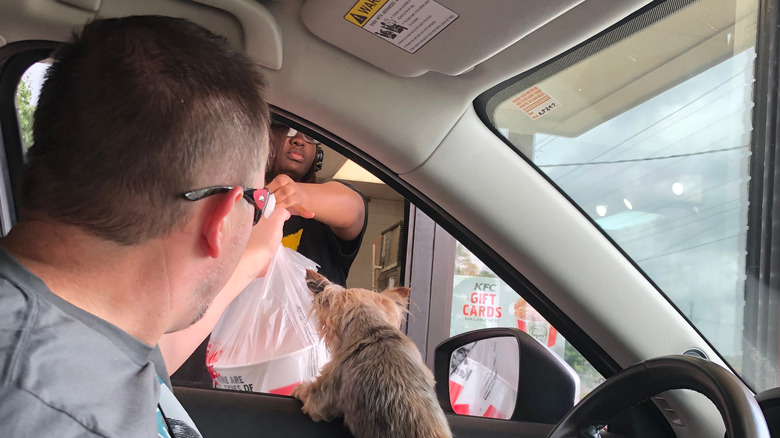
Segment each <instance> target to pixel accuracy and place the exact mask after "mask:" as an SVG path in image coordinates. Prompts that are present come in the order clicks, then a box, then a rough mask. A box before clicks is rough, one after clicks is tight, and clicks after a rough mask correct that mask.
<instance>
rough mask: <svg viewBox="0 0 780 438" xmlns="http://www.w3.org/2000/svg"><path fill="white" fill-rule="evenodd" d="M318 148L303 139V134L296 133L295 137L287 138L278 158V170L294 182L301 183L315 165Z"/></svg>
mask: <svg viewBox="0 0 780 438" xmlns="http://www.w3.org/2000/svg"><path fill="white" fill-rule="evenodd" d="M316 153H317V146H316V145H315V144H314V143H310V142H308V141H306V140H304V138H303V134H301V133H300V132H298V133H296V134H295V135H294V136H293V137H287V138H285V141H284V147H283V148H282V151H281V154H279V155H278V156H277V157H276V166H277V169H278V170H279V171H280V172H281V173H284V174H286V175H288V176H289V177H290V178H292V179H293V181H300V180H301V178H303V176H304V175H306V172H308V171H309V169H310V168H311V166H312V164H313V163H314V157H315V154H316Z"/></svg>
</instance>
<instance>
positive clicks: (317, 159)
mask: <svg viewBox="0 0 780 438" xmlns="http://www.w3.org/2000/svg"><path fill="white" fill-rule="evenodd" d="M296 135H298V130H297V129H295V128H290V130H289V131H287V136H288V137H290V138H292V137H295V136H296ZM301 136H302V137H303V141H305V142H306V143H311V144H313V145H315V146H316V147H317V151H316V152H315V153H314V163H313V164H312V166H313V167H314V171H315V172H316V171H318V170H322V160H323V159H324V158H325V153H324V152H323V151H322V147H320V145H321V144H322V142H320V141H319V140H315V139H314V137H311V136H309V135H306V134H304V133H303V132H301Z"/></svg>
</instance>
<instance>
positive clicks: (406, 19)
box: [344, 0, 459, 53]
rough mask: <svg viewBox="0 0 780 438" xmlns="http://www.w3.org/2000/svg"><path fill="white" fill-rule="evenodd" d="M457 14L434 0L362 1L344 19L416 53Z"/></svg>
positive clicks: (454, 18)
mask: <svg viewBox="0 0 780 438" xmlns="http://www.w3.org/2000/svg"><path fill="white" fill-rule="evenodd" d="M458 17H459V15H458V14H456V13H455V12H453V11H451V10H449V9H447V8H446V7H444V6H442V5H441V4H439V3H437V2H435V1H434V0H361V1H359V2H357V3H355V6H353V7H352V9H350V11H349V12H348V13H347V15H345V16H344V19H345V20H347V21H349V22H350V23H352V24H354V25H356V26H358V27H360V28H362V29H363V30H366V31H368V32H371V33H372V34H374V35H376V36H378V37H380V38H382V39H383V40H385V41H387V42H389V43H391V44H393V45H394V46H396V47H400V48H401V49H404V50H406V51H407V52H409V53H414V52H416V51H417V50H419V49H420V47H422V46H424V45H425V43H427V42H428V41H430V40H431V39H433V37H435V36H436V35H438V34H439V33H440V32H441V31H443V30H444V29H445V28H446V27H447V26H449V25H450V23H452V22H453V21H455V20H456V19H457V18H458Z"/></svg>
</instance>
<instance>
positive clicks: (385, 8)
mask: <svg viewBox="0 0 780 438" xmlns="http://www.w3.org/2000/svg"><path fill="white" fill-rule="evenodd" d="M589 1H592V0H589ZM584 2H585V0H545V1H538V0H536V1H531V0H493V1H490V2H480V1H473V0H358V1H355V0H308V1H307V2H306V3H305V4H304V6H303V9H302V12H301V14H302V20H303V23H304V24H305V25H306V27H307V28H308V29H309V30H310V31H311V32H312V33H314V34H315V35H317V36H318V37H320V38H322V39H323V40H325V41H327V42H329V43H330V44H333V45H334V46H336V47H339V48H341V49H343V50H345V51H347V52H349V53H351V54H353V55H355V56H357V57H359V58H361V59H363V60H365V61H366V62H369V63H371V64H373V65H375V66H377V67H379V68H381V69H384V70H386V71H388V72H390V73H393V74H396V75H399V76H408V77H412V76H419V75H422V74H424V73H426V72H429V71H435V72H439V73H443V74H446V75H451V76H455V75H459V74H461V73H464V72H467V71H469V70H471V69H472V68H473V67H474V66H476V65H477V64H479V63H481V62H482V61H484V60H486V59H488V58H490V57H491V56H493V55H495V54H496V53H498V52H500V51H501V50H503V49H505V48H506V47H508V46H510V45H512V44H514V43H516V42H517V41H519V40H521V39H522V38H523V37H524V36H526V35H528V34H529V33H531V32H534V31H536V30H537V29H540V28H542V27H543V26H544V25H545V24H547V23H548V22H550V21H551V20H553V19H555V18H557V17H559V16H561V15H564V14H567V13H569V12H570V11H572V9H573V8H575V7H576V6H577V5H579V4H581V3H584ZM636 3H637V8H638V7H641V5H643V4H644V3H646V1H637V2H636Z"/></svg>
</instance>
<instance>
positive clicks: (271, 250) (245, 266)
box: [159, 208, 290, 374]
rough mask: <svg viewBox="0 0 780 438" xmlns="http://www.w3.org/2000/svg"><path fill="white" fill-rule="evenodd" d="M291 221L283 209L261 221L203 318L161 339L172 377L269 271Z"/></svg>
mask: <svg viewBox="0 0 780 438" xmlns="http://www.w3.org/2000/svg"><path fill="white" fill-rule="evenodd" d="M289 218H290V212H288V211H287V210H285V209H284V208H277V209H274V212H273V213H271V215H270V216H269V217H268V218H265V217H262V218H260V221H259V222H258V223H257V225H255V226H254V227H252V233H251V234H250V236H249V242H248V243H247V246H246V250H244V254H243V255H242V256H241V260H240V261H239V262H238V266H237V267H236V270H235V271H233V275H232V276H231V277H230V279H229V280H228V282H227V284H226V285H225V287H223V288H222V290H221V291H220V292H219V294H218V295H217V296H216V297H215V298H214V301H212V302H211V305H210V306H209V308H208V310H206V313H205V314H204V315H203V317H202V318H201V319H200V320H198V321H197V322H196V323H195V324H193V325H191V326H189V327H187V328H186V329H184V330H180V331H178V332H174V333H168V334H165V335H163V337H162V338H160V341H159V345H160V350H161V351H162V354H163V358H164V359H165V366H166V368H168V372H169V373H170V374H173V372H174V371H176V370H177V369H178V368H179V367H180V366H181V364H183V363H184V361H185V360H187V358H188V357H189V356H190V354H192V352H193V351H195V349H196V348H197V347H198V345H200V343H201V342H203V340H204V339H206V336H208V335H209V333H211V330H213V329H214V326H215V325H217V321H219V318H220V317H221V316H222V312H224V311H225V309H226V308H227V306H228V305H229V304H230V303H231V302H232V301H233V299H235V298H236V297H237V296H238V295H239V294H240V293H241V292H242V291H243V290H244V289H245V288H246V287H247V286H248V285H249V283H251V282H252V280H254V279H255V278H257V277H262V276H263V275H265V273H266V271H267V270H268V265H269V264H270V263H271V260H273V258H274V255H276V251H278V250H279V247H280V246H281V244H282V227H283V226H284V221H286V220H287V219H289Z"/></svg>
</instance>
